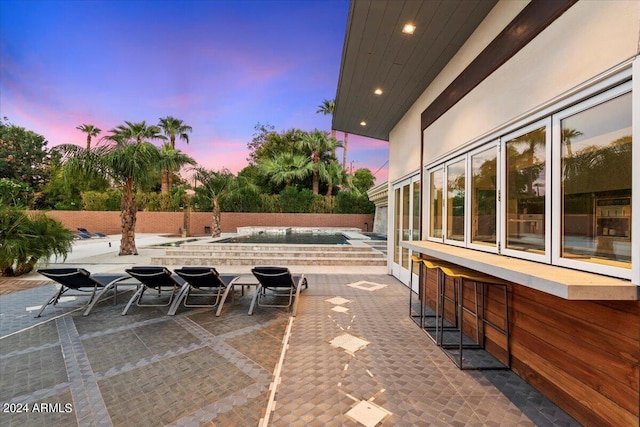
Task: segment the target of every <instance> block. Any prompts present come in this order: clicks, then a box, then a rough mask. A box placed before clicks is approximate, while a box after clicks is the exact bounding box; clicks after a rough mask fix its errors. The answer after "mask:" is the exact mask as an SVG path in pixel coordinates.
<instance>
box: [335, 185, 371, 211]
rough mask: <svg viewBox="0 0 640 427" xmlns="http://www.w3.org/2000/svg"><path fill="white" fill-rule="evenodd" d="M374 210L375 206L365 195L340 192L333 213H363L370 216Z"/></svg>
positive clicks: (353, 192) (355, 192) (354, 192)
mask: <svg viewBox="0 0 640 427" xmlns="http://www.w3.org/2000/svg"><path fill="white" fill-rule="evenodd" d="M375 210H376V205H374V204H373V202H371V201H370V200H369V197H367V195H366V193H364V194H363V193H359V192H357V191H341V192H340V193H338V195H337V196H336V208H335V213H342V214H355V213H365V214H372V213H374V212H375Z"/></svg>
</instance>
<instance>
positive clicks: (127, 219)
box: [118, 178, 138, 255]
mask: <svg viewBox="0 0 640 427" xmlns="http://www.w3.org/2000/svg"><path fill="white" fill-rule="evenodd" d="M120 219H121V220H122V237H121V238H120V253H119V254H118V255H138V249H137V248H136V200H135V198H134V197H133V182H132V180H131V178H129V179H128V180H127V183H126V185H125V187H124V191H123V193H122V204H121V209H120Z"/></svg>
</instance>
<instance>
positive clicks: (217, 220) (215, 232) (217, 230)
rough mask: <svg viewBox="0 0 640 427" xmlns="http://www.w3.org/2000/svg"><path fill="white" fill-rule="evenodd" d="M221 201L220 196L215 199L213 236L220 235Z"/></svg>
mask: <svg viewBox="0 0 640 427" xmlns="http://www.w3.org/2000/svg"><path fill="white" fill-rule="evenodd" d="M221 232H222V230H221V229H220V202H218V198H217V197H216V198H215V199H213V224H212V227H211V237H220V233H221Z"/></svg>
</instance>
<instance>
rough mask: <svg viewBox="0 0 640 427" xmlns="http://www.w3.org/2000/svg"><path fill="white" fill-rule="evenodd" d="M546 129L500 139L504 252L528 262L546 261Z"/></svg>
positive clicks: (536, 127) (531, 128) (536, 128)
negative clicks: (525, 259)
mask: <svg viewBox="0 0 640 427" xmlns="http://www.w3.org/2000/svg"><path fill="white" fill-rule="evenodd" d="M548 128H549V126H548V125H546V124H544V125H542V126H541V125H540V124H539V123H538V124H534V125H531V126H528V127H526V128H525V129H523V130H521V131H518V133H514V134H511V135H508V136H506V137H505V138H503V140H504V151H505V172H506V173H505V184H504V192H505V198H504V200H505V207H504V209H505V220H506V221H505V223H504V224H503V226H504V230H505V232H504V238H505V242H504V249H505V251H506V252H507V253H509V252H510V251H518V252H522V253H526V255H524V254H523V255H522V256H523V257H524V258H528V259H541V260H547V256H546V255H547V253H548V251H547V238H546V234H545V230H546V219H547V197H546V194H547V168H548V166H547V157H548V155H547V149H548V145H547V140H548V133H549V132H548ZM516 256H517V255H516Z"/></svg>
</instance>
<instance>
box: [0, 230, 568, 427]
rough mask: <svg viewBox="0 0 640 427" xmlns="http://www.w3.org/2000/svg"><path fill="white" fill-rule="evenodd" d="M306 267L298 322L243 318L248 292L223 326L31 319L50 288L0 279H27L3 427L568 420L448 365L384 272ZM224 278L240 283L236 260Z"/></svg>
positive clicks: (75, 259)
mask: <svg viewBox="0 0 640 427" xmlns="http://www.w3.org/2000/svg"><path fill="white" fill-rule="evenodd" d="M112 239H113V240H112ZM163 239H164V240H166V238H160V237H158V236H139V238H138V239H137V241H138V249H139V252H140V255H138V256H131V257H129V256H127V257H117V242H118V239H115V238H113V237H109V238H107V239H101V240H99V241H98V240H96V241H88V242H87V241H81V242H78V243H77V244H76V245H75V248H76V250H74V252H73V253H72V254H71V255H70V256H69V258H68V259H67V261H66V263H65V265H68V266H72V265H73V266H76V265H77V266H83V267H84V268H87V269H88V270H89V271H91V272H92V273H108V272H122V271H123V270H124V268H125V267H127V266H129V265H143V264H145V263H146V262H147V261H148V259H149V258H150V256H151V255H152V254H153V253H154V251H157V249H151V248H149V247H150V246H152V245H153V244H156V243H155V242H156V241H162V240H163ZM176 240H179V239H176ZM110 241H111V243H112V245H111V247H109V246H108V243H109V242H110ZM51 266H54V265H51ZM316 268H318V267H314V268H304V267H297V268H296V270H299V271H300V272H304V273H305V274H306V275H307V277H308V280H309V289H307V290H305V291H304V292H303V294H302V297H301V300H300V304H299V306H298V316H297V317H295V318H293V317H290V316H289V313H288V312H287V311H286V310H284V309H278V308H266V307H258V308H257V309H256V311H255V314H254V315H253V316H248V315H247V310H248V306H249V299H250V294H249V293H248V294H245V295H240V294H237V295H236V298H235V300H234V301H233V303H231V302H228V303H227V304H225V306H224V309H223V312H222V316H221V317H215V316H214V313H213V311H212V310H209V309H204V308H199V309H185V308H182V309H180V310H178V313H177V315H176V316H166V315H165V313H166V311H167V310H166V308H143V307H133V308H132V309H131V311H130V314H129V315H127V316H121V315H120V311H121V309H122V307H123V306H124V304H125V303H126V300H127V299H128V298H127V296H128V295H123V296H122V297H119V298H118V303H117V305H116V306H114V305H113V304H112V301H111V300H109V301H106V302H104V303H100V304H98V305H97V306H96V307H95V309H94V311H93V312H92V313H91V315H90V316H87V317H83V316H81V315H80V311H79V308H80V307H81V305H82V301H80V300H70V301H65V302H61V303H60V304H58V306H56V307H48V308H47V309H46V310H45V311H44V313H43V317H41V318H39V319H34V318H33V312H32V310H33V307H36V306H38V305H39V304H42V302H43V301H44V299H45V298H46V297H47V295H49V294H51V293H53V289H54V285H52V284H46V283H47V282H46V281H45V280H43V278H42V277H41V276H39V275H37V274H31V275H28V277H26V278H20V279H5V278H0V290H2V288H6V287H7V286H11V283H9V282H12V283H13V284H14V285H15V284H16V283H20V282H22V281H24V280H25V279H26V280H29V281H32V282H33V283H34V284H35V285H36V286H35V287H32V288H30V289H26V290H23V291H19V292H11V293H6V294H2V293H0V308H1V310H0V337H1V338H0V372H1V376H0V402H1V404H2V406H3V409H6V410H4V411H2V412H0V425H3V426H4V425H7V426H17V425H34V426H35V425H44V426H58V425H59V426H69V425H80V426H102V425H104V426H110V425H118V426H131V425H136V426H145V425H148V426H157V425H176V426H192V425H194V426H195V425H208V426H257V425H269V426H362V425H365V426H374V425H380V426H392V425H393V426H431V425H436V426H450V425H458V426H465V425H470V426H476V425H477V426H479V425H489V426H536V425H538V426H553V425H559V426H577V425H579V424H578V423H577V422H576V421H575V420H573V419H572V418H571V417H570V416H568V415H567V414H566V413H565V412H563V411H562V410H560V409H559V408H558V407H557V406H555V405H554V404H553V403H551V402H550V401H549V400H548V399H546V398H544V397H543V396H542V395H540V394H539V393H538V392H537V391H535V390H534V389H533V388H531V387H530V386H529V385H528V384H526V382H524V381H523V380H522V379H520V378H519V377H518V376H516V375H515V374H514V373H513V372H511V371H461V370H459V369H458V368H456V367H455V365H454V364H453V363H452V362H451V361H450V360H449V358H448V357H447V356H446V355H445V354H444V353H443V351H442V350H441V349H440V348H439V347H436V346H435V344H433V343H432V341H431V340H430V339H429V338H428V337H427V335H426V334H425V333H423V332H422V331H421V330H420V328H418V327H417V326H416V325H415V324H414V323H413V321H412V320H411V319H410V318H409V316H408V298H409V295H408V289H407V288H406V287H405V286H404V285H402V284H401V283H400V282H398V281H397V280H396V279H395V278H393V277H391V276H389V275H387V273H386V267H385V268H384V269H383V268H378V267H375V268H371V267H365V268H362V271H361V270H360V269H359V268H357V269H354V268H351V267H349V268H337V269H331V271H326V267H325V268H322V267H320V268H318V270H316ZM222 270H224V269H222V268H221V271H222ZM320 270H324V271H320ZM378 270H380V271H378ZM223 272H225V273H234V274H239V275H243V276H244V278H246V279H248V278H249V276H248V274H247V273H248V268H244V267H241V266H229V267H228V268H227V269H226V270H224V271H223ZM49 283H50V282H49ZM131 289H133V288H131ZM125 291H126V287H125ZM30 310H31V311H30ZM43 403H44V404H45V405H41V404H43ZM25 405H26V407H27V408H28V410H29V412H24V408H25ZM36 408H37V409H40V411H35V410H34V409H36ZM19 409H23V412H17V411H18V410H19ZM42 410H44V411H46V412H43V411H42Z"/></svg>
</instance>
